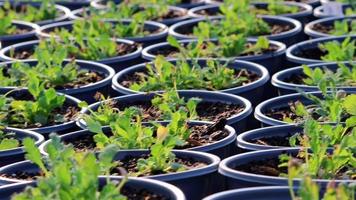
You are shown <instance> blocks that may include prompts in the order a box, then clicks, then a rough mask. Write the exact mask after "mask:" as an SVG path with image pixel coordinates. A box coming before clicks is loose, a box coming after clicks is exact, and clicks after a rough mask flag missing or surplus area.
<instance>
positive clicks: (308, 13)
mask: <svg viewBox="0 0 356 200" xmlns="http://www.w3.org/2000/svg"><path fill="white" fill-rule="evenodd" d="M281 4H283V5H286V6H295V7H298V8H299V9H300V10H301V11H299V12H297V13H289V14H282V15H278V16H282V17H290V18H293V19H296V20H298V21H300V22H302V23H303V24H305V23H307V22H309V21H310V20H311V19H312V17H313V7H312V6H310V5H308V4H304V3H297V2H282V3H281ZM251 5H253V6H254V7H256V8H261V9H266V8H267V7H268V3H265V2H258V3H252V4H251ZM203 10H206V11H209V12H211V13H215V14H214V16H217V15H219V5H214V4H213V5H205V6H199V7H196V8H192V9H190V10H189V12H188V14H189V15H190V16H191V17H205V15H202V14H200V12H201V11H203Z"/></svg>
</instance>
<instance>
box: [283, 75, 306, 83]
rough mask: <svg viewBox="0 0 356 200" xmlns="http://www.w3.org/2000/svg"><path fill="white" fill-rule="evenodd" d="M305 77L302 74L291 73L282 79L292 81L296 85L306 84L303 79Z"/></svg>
mask: <svg viewBox="0 0 356 200" xmlns="http://www.w3.org/2000/svg"><path fill="white" fill-rule="evenodd" d="M305 78H307V76H306V75H304V74H291V75H290V76H289V77H287V78H285V79H284V80H283V81H285V82H287V83H293V84H298V85H306V84H305V83H304V81H303V79H305Z"/></svg>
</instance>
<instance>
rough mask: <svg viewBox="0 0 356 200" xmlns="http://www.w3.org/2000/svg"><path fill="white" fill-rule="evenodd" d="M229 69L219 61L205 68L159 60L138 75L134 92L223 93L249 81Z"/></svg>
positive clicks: (160, 57)
mask: <svg viewBox="0 0 356 200" xmlns="http://www.w3.org/2000/svg"><path fill="white" fill-rule="evenodd" d="M227 66H228V62H226V63H225V64H221V63H220V62H219V61H218V60H208V61H207V62H206V66H205V67H202V66H200V65H199V64H198V63H197V62H196V61H195V60H192V61H191V63H189V62H188V61H186V60H178V61H177V63H175V64H173V63H170V62H168V61H166V60H165V59H164V58H163V57H162V56H158V57H157V58H156V59H155V61H154V62H153V64H147V65H146V69H147V73H136V75H137V76H138V77H139V78H140V81H139V82H137V83H134V84H132V85H131V86H130V89H132V90H136V91H146V92H147V91H158V90H169V89H170V88H177V89H207V90H221V89H226V88H231V87H237V86H240V85H242V83H243V82H245V81H247V78H246V77H242V76H241V77H239V76H237V75H236V71H235V70H234V69H231V68H228V67H227Z"/></svg>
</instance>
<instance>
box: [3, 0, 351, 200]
mask: <svg viewBox="0 0 356 200" xmlns="http://www.w3.org/2000/svg"><path fill="white" fill-rule="evenodd" d="M114 3H118V2H114ZM141 3H142V2H141ZM228 3H231V5H233V6H232V7H229V6H227V4H222V5H220V6H215V9H216V12H215V13H216V14H219V13H221V14H222V15H223V16H218V17H212V18H210V17H209V18H206V17H204V18H199V19H193V20H191V22H193V21H194V23H193V24H189V23H188V22H189V20H188V21H186V22H187V23H188V24H189V25H188V28H179V27H180V26H181V25H180V24H182V26H185V25H184V22H179V23H178V24H176V25H173V26H172V27H171V28H170V29H169V30H168V27H167V26H166V25H163V24H159V23H157V22H149V21H146V20H147V19H150V18H149V17H152V15H150V14H152V13H150V11H152V10H150V9H143V10H147V11H148V12H146V13H145V14H143V15H145V16H144V17H142V16H140V15H137V16H134V17H133V19H131V20H123V19H115V20H114V19H111V20H105V21H102V20H99V19H100V18H97V17H104V18H105V15H106V16H110V15H113V14H115V13H117V12H118V11H123V10H125V9H128V8H130V6H127V5H123V6H122V5H121V4H118V6H117V7H115V8H114V7H112V6H109V7H106V3H105V2H104V3H103V2H100V1H94V2H93V3H92V4H96V6H97V8H96V9H98V10H99V11H97V10H95V9H93V8H84V9H81V10H78V11H74V12H73V13H76V12H77V13H78V14H77V16H78V17H84V18H85V19H86V21H82V20H80V19H78V20H76V21H70V22H63V23H58V24H50V25H46V26H42V27H41V28H38V27H36V29H37V35H38V36H39V38H40V40H39V41H31V42H27V43H22V44H16V45H14V46H10V47H7V48H4V49H3V50H2V51H1V57H2V59H3V60H6V61H7V60H11V61H9V62H5V63H2V68H1V70H0V78H1V79H0V83H1V86H2V88H1V99H0V100H1V101H0V113H1V115H0V116H1V117H0V125H1V126H3V127H12V128H5V129H2V131H1V132H0V133H1V134H0V136H1V137H0V138H1V143H0V147H3V148H0V149H4V150H3V151H1V150H0V153H1V154H0V157H1V159H2V160H1V164H4V165H5V164H8V163H5V161H6V162H9V161H10V162H11V163H13V162H16V161H19V160H23V158H24V157H23V156H24V154H25V152H26V156H25V158H26V159H28V160H29V161H21V162H18V163H14V164H11V165H7V166H4V167H2V168H0V174H1V175H0V182H1V183H2V184H9V183H15V184H14V185H8V186H4V187H2V188H1V189H0V194H1V195H0V196H4V197H5V199H9V198H10V197H11V196H12V198H13V199H34V198H39V197H43V196H48V195H53V196H52V197H54V198H61V197H66V198H69V199H73V198H86V199H93V198H94V199H97V198H99V199H105V198H108V199H125V196H126V197H127V198H128V199H140V198H148V199H184V195H185V196H186V198H187V199H201V198H203V197H205V196H207V195H209V194H212V193H215V192H218V191H221V190H226V189H227V188H230V189H232V188H242V187H250V186H261V185H262V186H266V185H282V186H288V185H289V187H279V188H275V187H270V188H267V189H266V188H256V189H245V190H237V191H234V190H232V191H228V192H225V193H221V194H216V195H213V196H211V197H207V199H231V198H234V197H235V198H238V197H241V198H245V199H252V198H257V197H261V195H262V193H263V191H267V194H266V193H265V196H266V197H271V198H275V197H276V195H277V194H278V195H277V196H280V197H281V198H282V197H283V198H285V197H290V195H292V197H293V198H297V196H299V195H301V194H305V195H309V197H310V198H311V199H318V198H319V197H318V196H319V192H318V190H319V189H318V187H320V191H321V193H324V192H323V191H324V189H325V188H326V185H327V183H329V182H332V181H331V180H334V179H336V180H335V181H334V182H335V183H336V184H334V185H333V184H329V186H328V191H331V192H329V193H330V194H329V193H327V194H328V195H330V198H331V199H332V198H333V197H336V196H338V197H339V196H342V197H344V198H345V199H352V195H354V194H353V191H352V190H351V189H349V188H348V187H346V186H345V185H343V184H339V183H350V182H354V169H355V166H354V162H355V161H354V159H355V158H354V155H353V151H352V147H354V146H355V144H354V141H356V140H355V139H356V138H355V137H356V135H355V130H354V126H355V117H354V116H355V115H356V113H355V105H354V101H355V95H354V94H353V93H354V91H353V90H354V89H353V86H354V82H355V67H354V66H355V64H354V62H352V60H354V58H355V56H354V55H355V53H354V51H355V42H354V37H353V36H339V37H327V38H320V39H316V40H312V41H310V42H308V43H306V42H304V43H300V44H297V45H294V46H291V47H290V48H288V50H286V45H284V44H283V43H281V42H277V41H276V42H275V41H271V40H269V39H271V38H273V37H274V36H278V34H279V33H278V30H277V32H276V33H272V34H273V35H272V36H266V37H264V36H262V37H256V38H248V36H258V35H266V33H267V32H264V30H263V29H265V30H268V26H269V27H273V26H275V24H273V23H272V22H271V21H268V20H267V19H270V18H273V17H270V16H265V17H262V18H259V17H256V15H255V13H254V12H252V13H254V14H251V12H250V11H251V7H249V6H246V5H243V6H241V5H238V4H237V3H236V2H235V3H234V1H233V2H228ZM270 4H271V5H275V7H273V6H268V7H270V8H271V9H275V10H274V11H279V9H278V4H274V3H273V2H272V3H271V2H270ZM256 5H257V4H256ZM125 6H126V7H125ZM157 6H158V7H159V8H160V9H162V10H165V9H166V7H167V6H166V4H163V5H157ZM153 7H155V6H153ZM213 7H214V6H213ZM255 7H256V12H257V13H259V12H260V13H262V14H264V11H262V10H265V5H258V6H255ZM276 7H277V8H276ZM111 8H113V9H112V10H110V9H111ZM146 8H150V7H146ZM283 8H284V7H283ZM138 9H139V10H141V8H138ZM202 9H203V10H204V8H202ZM219 9H220V11H219ZM259 9H261V10H259ZM284 9H286V10H287V11H286V12H289V9H287V8H284ZM268 10H269V9H268ZM291 10H293V9H291ZM302 10H303V9H302V8H299V10H298V11H302ZM272 11H273V10H272ZM272 11H271V12H272ZM135 12H137V11H130V12H129V13H131V14H132V13H135ZM236 12H238V13H241V17H242V19H245V20H247V19H248V20H249V24H241V23H236V22H234V19H236V17H235V16H236ZM290 12H292V11H290ZM199 13H200V14H209V15H213V14H211V13H210V12H207V11H199ZM124 14H125V13H124ZM154 14H156V13H154ZM173 14H174V12H173ZM234 14H235V16H234ZM275 14H276V15H280V14H282V13H275ZM120 17H122V16H119V18H120ZM130 17H131V15H130ZM141 17H142V18H141ZM295 17H297V16H295ZM151 19H154V20H158V21H160V20H164V18H161V17H157V16H153V18H151ZM261 19H263V20H261ZM276 20H277V19H276ZM276 20H272V21H274V22H275V21H276ZM278 20H282V21H283V20H286V21H291V22H293V23H294V22H295V24H294V25H295V27H297V29H299V31H298V34H299V35H300V33H301V23H300V22H298V21H293V20H291V19H288V18H283V17H278ZM278 20H277V21H278ZM330 20H331V23H329V24H327V26H326V25H325V26H323V24H322V22H323V21H321V22H320V23H319V22H318V23H316V24H317V25H316V24H314V25H309V26H308V25H307V26H306V30H307V27H309V28H310V29H316V30H319V29H320V30H322V31H321V32H323V31H324V32H323V33H324V34H330V35H345V34H352V33H353V32H352V31H353V29H352V27H353V26H352V17H350V18H346V17H345V18H335V19H331V18H330ZM161 22H163V23H164V24H168V25H170V24H169V22H164V21H161ZM238 22H241V21H238ZM266 22H267V23H266ZM269 22H270V23H269ZM303 22H304V21H303ZM293 23H292V24H293ZM194 24H195V25H194ZM281 24H283V23H281ZM236 25H238V27H237V26H236ZM294 25H288V26H290V27H293V26H294ZM194 26H196V27H194ZM98 27H100V28H98ZM176 27H178V28H176ZM221 27H224V28H223V29H221ZM295 27H294V28H295ZM315 27H317V28H315ZM320 27H322V28H320ZM325 27H327V28H325ZM339 27H344V29H343V30H344V32H338V31H340V28H339ZM235 28H236V29H235ZM255 28H256V29H255ZM279 28H281V27H279ZM276 29H278V24H277V27H276ZM177 30H178V32H179V31H181V33H182V35H186V36H187V37H188V38H189V37H193V36H194V37H195V38H196V39H191V40H180V39H182V38H180V36H179V35H177V34H174V32H175V31H176V32H177ZM289 30H292V29H289ZM325 30H326V31H325ZM189 31H191V32H189ZM287 32H288V31H287ZM289 32H290V33H292V32H293V31H289ZM168 33H170V34H171V36H169V37H168V39H167V42H166V43H159V44H155V43H158V42H162V41H164V40H165V37H166V36H167V34H168ZM172 33H173V34H172ZM237 33H238V34H237ZM293 34H295V33H293ZM293 34H285V35H284V34H280V35H282V36H283V35H284V36H283V37H274V39H276V40H278V41H282V42H286V41H287V42H288V43H287V45H291V44H293V43H295V42H296V41H300V40H302V39H301V38H302V36H301V37H300V38H297V37H295V35H293ZM150 36H152V38H151V39H147V37H150ZM112 38H115V40H112ZM116 38H124V39H116ZM292 39H296V40H295V41H293V42H291V40H292ZM130 40H132V41H134V42H138V43H141V45H143V46H144V47H146V46H147V48H145V49H144V50H142V47H141V46H140V45H136V44H135V43H134V42H132V41H130ZM151 44H153V45H152V46H150V45H151ZM286 51H287V59H288V62H291V63H286V60H285V58H284V54H285V52H286ZM141 52H142V60H140V59H141V58H140V57H141ZM310 52H316V55H313V54H312V57H308V56H310V55H311V54H310ZM288 55H289V56H288ZM296 57H297V58H296ZM28 58H31V59H33V60H25V61H19V60H23V59H28ZM112 58H113V59H112ZM211 58H214V59H211ZM222 58H237V59H238V60H236V59H230V60H228V61H227V60H226V59H222ZM76 59H81V60H76ZM143 59H146V60H149V61H152V62H150V63H144V64H138V65H135V66H133V67H129V68H128V66H131V65H133V64H136V63H140V62H142V61H143ZM298 59H299V60H298ZM16 60H17V61H16ZM91 61H96V62H91ZM251 61H252V62H256V63H252V62H251ZM328 61H346V62H342V63H330V64H325V63H324V62H328ZM292 62H294V64H293V65H299V64H312V63H320V64H316V65H310V66H302V67H295V68H292V69H287V70H283V71H281V72H279V71H280V70H281V68H282V67H283V66H284V65H287V64H292ZM258 63H259V64H258ZM106 64H107V65H109V66H110V67H109V66H107V65H106ZM263 66H265V67H263ZM112 68H113V69H112ZM115 71H116V72H118V73H117V74H116V75H114V74H115ZM276 72H278V73H276ZM275 73H276V74H275ZM269 74H271V75H272V74H274V76H273V77H272V85H274V86H276V88H277V89H278V92H279V94H288V93H294V92H296V91H297V92H301V91H303V92H302V93H301V94H293V95H288V96H282V97H277V98H273V99H270V100H267V101H265V102H263V103H261V104H259V103H260V102H261V101H263V100H265V99H267V98H269V97H270V96H268V95H271V94H269V93H270V90H269V89H271V88H272V86H271V85H268V84H267V83H268V81H269ZM19 87H20V88H21V87H27V88H28V89H18V88H19ZM296 88H298V89H296ZM330 88H332V90H330V91H329V90H328V89H330ZM339 89H342V90H341V91H340V90H339ZM196 90H199V91H196ZM202 90H205V91H202ZM206 90H214V91H221V92H224V93H219V92H213V91H206ZM318 90H321V91H322V92H316V93H308V94H305V93H304V92H309V91H318ZM337 90H339V91H337ZM56 92H60V93H56ZM97 92H100V93H97ZM147 92H150V93H149V94H147ZM276 92H277V91H276ZM62 93H63V94H62ZM64 94H65V95H64ZM69 95H70V96H69ZM107 95H109V96H116V95H125V96H119V97H115V98H108V97H106V96H107ZM236 95H239V96H236ZM273 95H274V94H272V96H273ZM71 96H73V97H71ZM240 96H241V97H240ZM244 97H245V98H244ZM78 99H80V100H85V101H87V102H88V103H94V102H97V103H94V104H91V105H88V104H87V103H85V102H83V101H80V100H78ZM250 102H251V103H250ZM258 104H259V105H258ZM256 105H258V106H257V107H256V110H255V117H256V119H257V120H259V121H260V122H261V123H263V124H264V125H273V127H268V128H263V129H257V130H252V131H249V132H246V133H244V134H241V135H239V136H238V138H236V135H238V134H240V133H242V132H244V131H246V130H248V129H251V128H255V127H256V123H254V122H253V120H251V113H252V106H256ZM207 121H210V122H207ZM320 122H327V123H333V124H323V123H320ZM287 123H293V124H294V125H282V126H274V125H280V124H287ZM295 123H298V124H302V126H296V125H295ZM75 124H77V126H78V127H80V128H82V129H84V130H78V128H76V127H75ZM36 132H37V133H36ZM51 132H57V133H58V134H60V136H56V135H51V136H49V133H51ZM38 133H41V134H38ZM266 135H268V136H271V137H265V136H266ZM25 137H27V139H24V138H25ZM28 137H30V138H32V140H30V139H28ZM44 137H45V138H46V139H48V138H50V140H48V141H46V142H45V143H43V144H42V145H41V146H40V147H39V148H37V147H36V145H37V146H38V145H40V144H41V143H42V142H43V141H44ZM236 141H237V145H238V146H239V148H242V149H244V150H241V149H238V148H237V147H236ZM282 147H297V148H295V149H288V150H285V149H281V150H268V151H256V152H250V153H245V154H239V155H235V154H237V152H241V151H252V150H253V151H254V150H261V149H272V148H273V149H275V148H282ZM300 147H303V148H300ZM330 147H333V148H330ZM7 149H8V150H7ZM137 149H142V150H137ZM144 149H149V150H144ZM182 149H183V150H182ZM187 150H188V151H187ZM232 155H235V156H232ZM229 156H232V157H229ZM221 159H224V160H223V161H222V162H220V160H221ZM3 161H4V162H3ZM219 163H220V164H219ZM69 168H70V169H73V170H71V171H68V170H67V169H69ZM88 171H92V172H93V173H88ZM218 171H219V173H218ZM304 174H307V175H309V176H308V177H307V178H304V179H303V180H302V181H301V178H302V175H304ZM100 175H102V176H100ZM132 176H136V177H147V178H149V179H142V178H132ZM82 177H85V179H82ZM98 177H99V178H98ZM127 177H129V178H127ZM311 179H313V180H314V181H311ZM315 179H318V180H315ZM157 180H158V181H157ZM293 180H294V181H293ZM161 181H164V182H168V183H170V184H173V185H175V186H173V185H170V184H167V183H163V182H161ZM314 182H317V183H318V184H319V186H317V185H315V183H314ZM202 183H204V184H202ZM222 183H224V184H222ZM29 185H31V186H32V187H30V188H27V189H25V190H24V188H25V187H27V186H29ZM34 186H35V187H34ZM294 186H296V187H295V190H290V189H289V188H293V187H294ZM58 188H60V189H58ZM89 188H90V189H89ZM178 188H179V189H178ZM298 188H299V189H298ZM308 188H314V190H313V191H309V192H304V191H307V189H308ZM23 190H24V192H22V193H20V194H17V195H15V196H13V194H14V193H18V192H20V191H23ZM84 191H86V192H84ZM135 195H136V196H135ZM316 195H317V196H316ZM332 195H334V196H332ZM306 197H307V196H304V198H306Z"/></svg>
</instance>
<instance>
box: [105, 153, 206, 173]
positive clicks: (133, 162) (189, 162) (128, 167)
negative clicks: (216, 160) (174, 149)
mask: <svg viewBox="0 0 356 200" xmlns="http://www.w3.org/2000/svg"><path fill="white" fill-rule="evenodd" d="M148 157H149V154H144V155H141V156H139V157H138V156H137V157H136V156H126V157H124V159H122V160H120V161H119V165H118V166H117V167H114V168H113V169H112V170H111V172H110V174H111V175H125V174H123V173H122V172H128V173H137V172H138V169H137V163H138V161H139V159H147V158H148ZM174 162H176V163H178V164H180V165H181V166H182V167H184V168H185V171H188V170H191V169H197V168H201V167H204V166H206V165H207V163H204V162H200V161H196V160H195V159H194V158H193V157H184V158H183V157H176V158H175V161H174ZM172 172H173V173H174V171H172ZM160 174H167V172H164V171H159V170H158V171H154V172H148V173H144V174H140V175H139V177H143V176H152V175H160Z"/></svg>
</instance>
